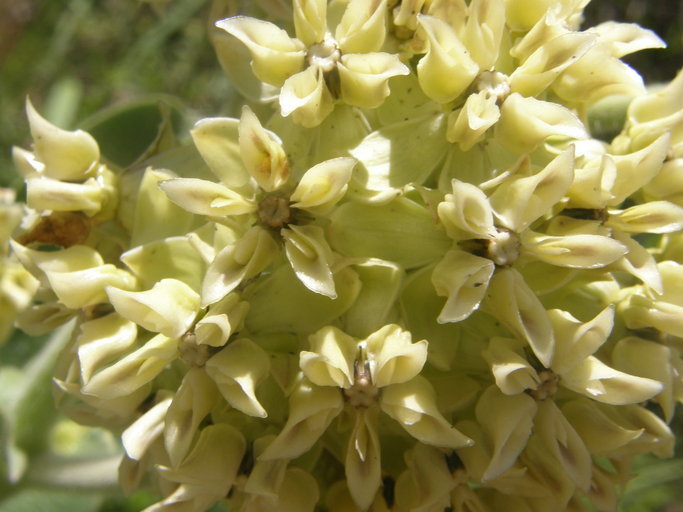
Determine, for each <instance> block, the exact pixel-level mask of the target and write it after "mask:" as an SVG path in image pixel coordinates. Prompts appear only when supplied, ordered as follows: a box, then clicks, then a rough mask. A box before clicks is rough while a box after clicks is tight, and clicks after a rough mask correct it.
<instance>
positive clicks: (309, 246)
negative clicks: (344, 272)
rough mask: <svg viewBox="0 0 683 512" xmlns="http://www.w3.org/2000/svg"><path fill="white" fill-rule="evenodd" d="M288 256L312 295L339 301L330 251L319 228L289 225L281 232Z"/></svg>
mask: <svg viewBox="0 0 683 512" xmlns="http://www.w3.org/2000/svg"><path fill="white" fill-rule="evenodd" d="M281 235H282V238H283V240H284V242H285V253H286V254H287V259H288V260H289V262H290V264H291V265H292V268H293V269H294V272H296V275H297V277H298V278H299V279H300V280H301V282H302V283H303V284H304V286H306V288H308V289H309V290H311V291H312V292H315V293H319V294H321V295H325V296H326V297H329V298H331V299H335V298H336V297H337V292H336V290H335V286H334V278H333V277H332V270H331V269H330V259H331V250H330V248H329V246H328V245H327V241H326V240H325V234H324V233H323V230H322V228H321V227H319V226H295V225H293V224H292V225H290V226H289V227H288V228H287V229H283V230H282V231H281Z"/></svg>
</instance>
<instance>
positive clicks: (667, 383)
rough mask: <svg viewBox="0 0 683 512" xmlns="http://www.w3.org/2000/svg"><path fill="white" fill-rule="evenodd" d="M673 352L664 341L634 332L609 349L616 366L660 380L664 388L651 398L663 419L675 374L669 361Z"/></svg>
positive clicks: (671, 403)
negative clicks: (661, 342) (634, 334)
mask: <svg viewBox="0 0 683 512" xmlns="http://www.w3.org/2000/svg"><path fill="white" fill-rule="evenodd" d="M673 356H674V354H673V353H672V350H671V349H670V348H669V347H667V346H666V345H663V344H660V343H656V342H654V341H649V340H644V339H642V338H636V337H635V336H629V337H626V338H622V339H621V340H619V341H618V342H617V344H616V345H615V346H614V350H613V351H612V363H613V364H614V366H615V367H616V368H619V369H620V370H623V371H625V372H628V373H630V374H632V375H638V376H639V377H647V378H649V379H653V380H657V381H659V382H661V383H662V384H663V386H664V389H663V390H662V392H661V393H660V394H659V395H657V396H656V397H655V398H654V400H655V401H656V402H658V403H659V405H660V406H661V407H662V411H663V412H664V419H665V420H666V421H667V423H668V422H670V421H671V418H672V417H673V413H674V403H675V402H674V400H675V397H674V388H675V386H677V384H676V380H677V379H678V378H679V376H678V374H677V371H676V369H675V368H674V367H673V365H672V357H673Z"/></svg>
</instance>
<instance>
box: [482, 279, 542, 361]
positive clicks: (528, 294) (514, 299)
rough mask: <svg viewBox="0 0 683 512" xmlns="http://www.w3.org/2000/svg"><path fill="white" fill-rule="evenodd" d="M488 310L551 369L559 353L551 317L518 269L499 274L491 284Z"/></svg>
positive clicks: (488, 295) (487, 303) (487, 302)
mask: <svg viewBox="0 0 683 512" xmlns="http://www.w3.org/2000/svg"><path fill="white" fill-rule="evenodd" d="M486 305H487V310H489V311H490V312H491V314H492V315H493V316H495V317H496V318H497V319H498V320H500V321H501V322H502V323H503V324H504V325H505V326H506V327H507V328H508V329H510V330H511V331H512V332H513V333H514V334H515V336H517V337H518V338H519V339H520V340H526V341H527V342H528V343H529V345H531V348H532V350H533V351H534V354H536V357H538V360H539V361H541V363H543V365H544V366H545V367H546V368H547V367H550V361H551V360H552V357H553V352H554V350H555V337H554V336H553V328H552V324H551V323H550V319H549V318H548V314H547V312H546V310H545V308H544V307H543V304H541V301H540V300H539V299H538V297H536V294H535V293H534V292H533V291H532V290H531V289H530V288H529V286H528V285H527V284H526V283H525V282H524V278H523V277H522V276H521V275H520V274H519V272H517V271H516V270H514V269H503V270H499V271H497V272H496V273H495V274H494V276H493V278H491V282H490V284H489V289H488V294H487V301H486Z"/></svg>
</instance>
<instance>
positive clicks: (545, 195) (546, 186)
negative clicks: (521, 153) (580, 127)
mask: <svg viewBox="0 0 683 512" xmlns="http://www.w3.org/2000/svg"><path fill="white" fill-rule="evenodd" d="M573 178H574V150H573V148H572V149H569V150H567V151H565V152H563V153H561V154H560V155H558V156H557V157H555V158H554V159H553V160H552V161H551V162H550V163H549V164H548V165H546V166H545V167H544V168H543V169H542V170H541V171H538V172H537V173H536V174H533V175H531V176H518V175H513V176H511V177H510V178H508V179H506V180H505V181H504V182H503V183H502V184H501V185H500V186H499V187H498V188H497V189H496V191H495V192H494V193H493V194H492V195H491V198H490V203H491V207H492V208H493V210H494V213H495V215H496V218H497V219H498V221H499V222H500V223H501V224H502V225H503V226H505V227H507V228H509V229H511V230H513V231H517V232H520V231H522V230H524V229H526V228H527V227H528V226H529V225H530V224H531V223H532V222H534V221H535V220H536V219H538V218H539V217H541V216H542V215H545V214H547V213H548V212H549V211H550V210H551V208H552V207H553V205H554V204H556V203H558V202H559V201H560V200H561V199H562V198H563V197H564V195H565V194H566V193H567V190H569V187H570V186H571V184H572V180H573Z"/></svg>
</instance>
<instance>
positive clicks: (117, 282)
mask: <svg viewBox="0 0 683 512" xmlns="http://www.w3.org/2000/svg"><path fill="white" fill-rule="evenodd" d="M45 274H46V275H47V278H48V280H49V281H50V287H51V288H52V290H53V291H54V292H55V295H57V297H58V298H59V301H60V302H61V303H63V304H64V305H65V306H67V307H69V308H72V309H78V308H82V307H85V306H92V305H95V304H98V303H101V302H105V301H106V295H107V294H106V289H107V287H111V286H113V287H116V288H121V289H123V290H130V289H133V288H135V284H136V279H135V278H134V277H133V276H132V275H131V274H130V273H129V272H126V271H125V270H121V269H119V268H116V267H115V266H114V265H111V264H106V265H102V266H99V267H93V268H88V269H84V270H76V271H74V272H49V271H48V272H46V273H45Z"/></svg>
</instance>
